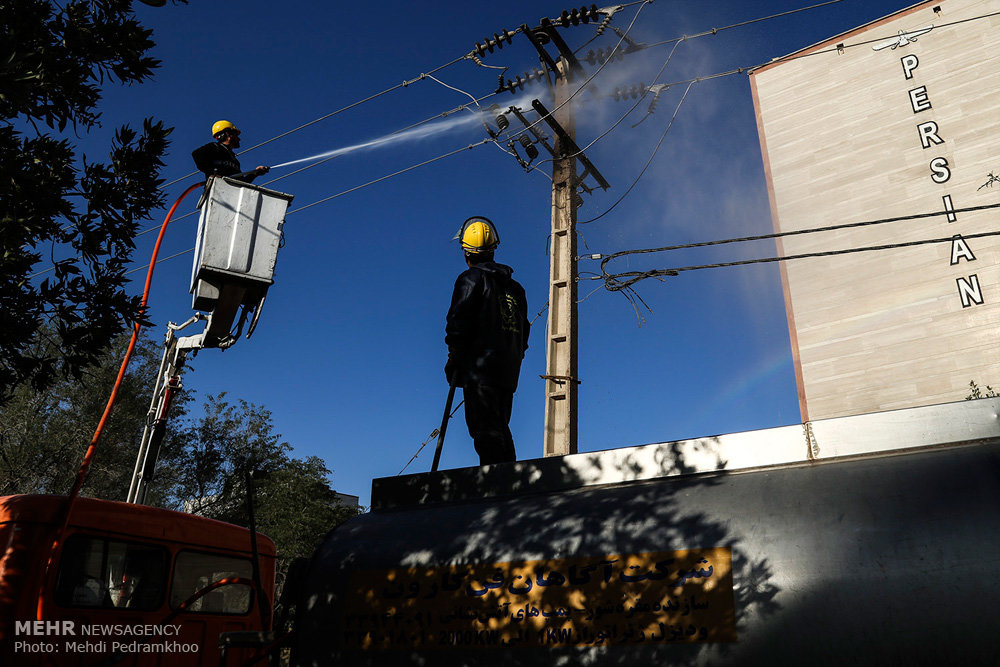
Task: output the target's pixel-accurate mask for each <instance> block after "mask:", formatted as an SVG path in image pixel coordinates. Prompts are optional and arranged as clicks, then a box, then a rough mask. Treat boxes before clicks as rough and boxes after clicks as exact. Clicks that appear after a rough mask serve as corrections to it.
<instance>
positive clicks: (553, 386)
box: [544, 58, 579, 456]
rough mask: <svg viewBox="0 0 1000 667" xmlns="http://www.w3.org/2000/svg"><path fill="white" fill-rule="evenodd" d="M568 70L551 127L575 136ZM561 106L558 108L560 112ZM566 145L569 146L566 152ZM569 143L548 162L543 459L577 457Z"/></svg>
mask: <svg viewBox="0 0 1000 667" xmlns="http://www.w3.org/2000/svg"><path fill="white" fill-rule="evenodd" d="M568 70H569V67H568V64H567V62H566V60H565V59H563V58H561V59H560V60H559V62H558V69H557V76H556V82H555V106H554V108H555V109H557V111H556V112H555V120H556V122H557V123H558V124H559V125H561V126H562V128H563V129H564V130H565V131H566V133H567V135H568V136H569V137H572V136H573V135H574V134H575V127H574V114H573V102H572V101H570V102H569V103H568V104H565V106H561V105H563V104H564V102H566V100H567V99H568V98H569V95H570V90H569V81H568V74H569V71H568ZM560 106H561V108H560ZM567 144H573V146H572V148H570V146H568V145H567ZM575 149H576V146H575V143H574V142H573V141H572V140H570V141H566V140H565V139H563V138H562V137H559V136H557V137H556V139H555V155H554V157H553V160H552V255H551V258H550V263H549V313H548V325H549V326H548V340H547V341H546V343H547V349H546V364H545V439H544V452H545V456H559V455H563V454H576V452H577V394H578V392H577V386H578V384H579V380H578V379H577V328H578V327H577V267H576V245H577V243H576V207H577V193H576V185H577V179H576V157H575V156H574V155H573V152H575Z"/></svg>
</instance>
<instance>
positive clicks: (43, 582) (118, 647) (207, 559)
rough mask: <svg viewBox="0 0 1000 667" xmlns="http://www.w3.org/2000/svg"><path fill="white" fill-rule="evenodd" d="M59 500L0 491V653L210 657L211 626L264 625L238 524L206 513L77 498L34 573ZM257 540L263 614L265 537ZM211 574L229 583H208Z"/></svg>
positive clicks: (14, 659)
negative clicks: (52, 557)
mask: <svg viewBox="0 0 1000 667" xmlns="http://www.w3.org/2000/svg"><path fill="white" fill-rule="evenodd" d="M66 502H67V498H66V497H65V496H46V495H16V496H4V497H0V549H2V551H0V664H3V665H46V664H50V665H57V666H58V665H93V664H104V663H110V664H118V665H158V666H159V665H163V666H167V665H185V666H193V665H213V666H214V665H219V664H220V659H221V657H222V656H221V653H220V649H219V637H220V635H221V634H222V633H227V632H239V631H266V630H268V629H269V628H264V627H262V619H261V617H262V614H261V612H260V608H259V606H258V596H257V594H256V593H255V591H254V589H253V586H252V585H251V584H250V582H252V580H253V562H252V548H251V539H250V531H249V530H247V529H246V528H242V527H240V526H234V525H232V524H228V523H223V522H221V521H215V520H213V519H206V518H204V517H199V516H193V515H190V514H184V513H181V512H173V511H169V510H164V509H159V508H155V507H147V506H144V505H134V504H129V503H121V502H115V501H109V500H97V499H92V498H79V499H77V500H76V502H75V503H74V504H73V510H72V515H71V518H70V523H69V526H68V529H67V530H66V532H65V533H64V535H63V538H62V548H61V550H60V552H59V557H58V560H57V561H56V562H55V563H54V564H53V566H52V568H51V572H50V573H49V576H48V577H47V578H46V577H45V576H44V572H45V563H46V559H47V557H48V554H49V549H50V547H51V545H52V542H53V540H54V539H55V537H56V533H57V532H58V530H59V527H60V522H61V519H62V517H63V513H64V511H65V507H66ZM257 542H258V551H259V554H260V581H261V590H262V592H263V599H265V600H266V601H267V606H268V610H267V613H266V614H264V616H265V618H269V617H270V610H269V607H270V605H271V602H272V600H273V597H274V595H273V594H274V572H275V548H274V543H273V542H272V541H271V540H270V539H269V538H267V537H265V536H263V535H260V534H258V536H257ZM223 579H226V580H233V581H234V583H231V584H224V585H221V586H216V587H214V588H213V587H212V585H213V584H215V583H216V582H219V581H220V580H223ZM206 588H211V590H209V592H207V593H206V592H205V589H206ZM198 593H202V595H201V596H200V597H197V599H195V600H193V601H192V600H191V598H192V597H195V596H196V595H197V594H198ZM39 596H41V602H42V610H43V613H42V616H43V617H42V619H40V620H39V619H37V618H36V614H37V608H38V602H39ZM185 602H187V604H186V605H185V604H184V603H185ZM249 655H251V654H250V653H248V652H244V653H241V652H236V651H234V652H231V653H230V654H229V655H228V656H227V658H233V660H231V664H239V661H240V660H241V658H243V657H247V656H249Z"/></svg>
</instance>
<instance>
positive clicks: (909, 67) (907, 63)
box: [899, 53, 920, 81]
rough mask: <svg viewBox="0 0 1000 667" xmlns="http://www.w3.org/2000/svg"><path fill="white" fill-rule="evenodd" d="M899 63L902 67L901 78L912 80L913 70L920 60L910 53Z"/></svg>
mask: <svg viewBox="0 0 1000 667" xmlns="http://www.w3.org/2000/svg"><path fill="white" fill-rule="evenodd" d="M899 62H900V63H901V64H902V65H903V76H905V77H906V80H907V81H909V80H910V79H912V78H913V70H915V69H917V67H919V66H920V60H919V59H918V58H917V57H916V56H915V55H913V54H912V53H910V54H908V55H905V56H903V57H902V58H900V59H899Z"/></svg>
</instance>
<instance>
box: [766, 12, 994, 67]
mask: <svg viewBox="0 0 1000 667" xmlns="http://www.w3.org/2000/svg"><path fill="white" fill-rule="evenodd" d="M995 16H1000V12H992V13H990V14H980V15H979V16H970V17H969V18H966V19H961V20H958V21H951V22H949V23H942V24H940V25H937V26H934V29H935V30H938V29H941V28H951V27H953V26H956V25H961V24H963V23H969V22H971V21H979V20H981V19H988V18H993V17H995ZM894 36H895V35H890V36H888V37H887V36H882V37H876V38H874V39H866V40H863V41H860V42H854V43H853V44H838V45H836V46H834V47H833V48H829V49H819V50H816V51H810V52H809V53H798V52H795V53H790V54H788V55H787V56H781V57H780V58H773V59H772V60H770V61H768V62H766V63H761V64H760V65H755V66H753V67H751V68H747V69H752V70H754V69H759V68H761V67H766V66H767V65H772V64H774V63H779V62H787V61H791V60H799V59H800V58H808V57H810V56H818V55H821V54H825V53H839V52H840V51H841V50H844V49H852V48H855V47H858V46H867V45H869V44H875V43H876V42H882V41H885V40H886V39H891V38H892V37H894ZM831 39H832V38H831ZM823 41H824V42H825V41H831V40H823ZM806 48H809V47H806Z"/></svg>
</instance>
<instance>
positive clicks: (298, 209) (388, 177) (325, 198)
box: [125, 139, 491, 275]
mask: <svg viewBox="0 0 1000 667" xmlns="http://www.w3.org/2000/svg"><path fill="white" fill-rule="evenodd" d="M490 141H491V140H490V139H483V140H482V141H478V142H476V143H472V144H469V145H468V146H463V147H462V148H456V149H455V150H453V151H449V152H447V153H444V154H442V155H438V156H437V157H433V158H431V159H429V160H424V161H423V162H418V163H417V164H414V165H410V166H409V167H406V168H405V169H400V170H398V171H394V172H392V173H391V174H386V175H385V176H381V177H379V178H376V179H373V180H371V181H368V182H367V183H362V184H361V185H356V186H354V187H353V188H348V189H347V190H344V191H342V192H338V193H337V194H335V195H331V196H329V197H324V198H323V199H319V200H317V201H314V202H312V203H311V204H306V205H305V206H300V207H299V208H296V209H293V210H291V211H288V212H287V213H285V215H286V216H289V215H292V214H294V213H299V212H300V211H304V210H306V209H307V208H312V207H313V206H316V205H318V204H323V203H325V202H328V201H330V200H333V199H336V198H338V197H343V196H344V195H346V194H350V193H352V192H355V191H357V190H360V189H362V188H366V187H368V186H370V185H375V184H376V183H381V182H382V181H385V180H387V179H390V178H393V177H394V176H399V175H400V174H405V173H406V172H408V171H412V170H414V169H417V168H419V167H423V166H424V165H428V164H431V163H432V162H437V161H438V160H443V159H444V158H446V157H451V156H452V155H456V154H458V153H461V152H463V151H467V150H472V149H473V148H478V147H479V146H482V145H483V144H488V143H490ZM189 252H194V248H188V249H187V250H183V251H181V252H179V253H176V254H174V255H170V257H165V258H164V259H162V260H159V261H165V260H167V259H173V258H174V257H179V256H180V255H186V254H187V253H189ZM146 268H149V265H148V264H146V265H145V266H140V267H138V268H135V269H131V270H129V271H126V272H125V275H128V274H130V273H134V272H136V271H142V270H143V269H146Z"/></svg>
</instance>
